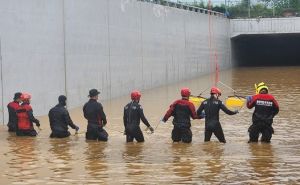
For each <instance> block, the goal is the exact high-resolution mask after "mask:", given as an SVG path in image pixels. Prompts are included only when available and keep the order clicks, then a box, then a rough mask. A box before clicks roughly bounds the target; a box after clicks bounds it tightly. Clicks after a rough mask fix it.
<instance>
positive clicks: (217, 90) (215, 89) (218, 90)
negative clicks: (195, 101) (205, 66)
mask: <svg viewBox="0 0 300 185" xmlns="http://www.w3.org/2000/svg"><path fill="white" fill-rule="evenodd" d="M210 94H218V95H219V96H221V94H222V93H221V91H220V89H219V88H217V87H212V88H211V89H210Z"/></svg>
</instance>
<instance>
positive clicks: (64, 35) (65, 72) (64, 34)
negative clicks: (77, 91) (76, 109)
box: [62, 0, 68, 107]
mask: <svg viewBox="0 0 300 185" xmlns="http://www.w3.org/2000/svg"><path fill="white" fill-rule="evenodd" d="M62 16H63V41H64V51H63V52H64V77H65V94H66V97H68V91H67V59H66V24H65V0H63V1H62ZM66 106H67V107H68V104H67V105H66Z"/></svg>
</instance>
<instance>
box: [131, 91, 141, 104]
mask: <svg viewBox="0 0 300 185" xmlns="http://www.w3.org/2000/svg"><path fill="white" fill-rule="evenodd" d="M141 96H142V94H141V93H140V91H136V90H135V91H132V92H131V94H130V97H131V100H132V101H137V102H139V101H140V99H141Z"/></svg>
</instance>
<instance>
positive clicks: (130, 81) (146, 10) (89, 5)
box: [0, 0, 231, 123]
mask: <svg viewBox="0 0 300 185" xmlns="http://www.w3.org/2000/svg"><path fill="white" fill-rule="evenodd" d="M208 20H209V19H208V15H207V14H203V13H198V12H191V11H187V10H182V9H177V8H172V7H164V6H161V5H156V4H152V3H146V2H137V1H135V0H101V1H99V0H51V1H49V0H26V1H24V0H9V1H0V39H1V40H0V43H1V56H2V60H1V64H2V69H1V76H2V80H1V82H0V85H1V91H0V95H1V97H2V99H1V100H0V103H1V105H2V106H1V113H0V116H1V120H4V122H5V123H6V120H7V113H6V105H7V103H8V102H9V101H10V100H11V99H12V97H13V93H14V92H16V91H26V92H30V93H31V94H32V96H33V99H32V105H33V108H34V112H35V114H36V115H43V114H47V112H48V110H49V109H50V107H52V106H53V105H55V104H56V99H57V97H58V95H60V94H67V96H68V103H69V107H70V108H73V107H78V106H81V105H82V103H84V102H85V101H86V100H87V94H88V90H89V89H91V88H98V89H99V90H100V91H101V92H102V94H101V96H102V97H101V99H109V98H114V97H117V96H121V95H124V94H127V93H129V92H130V91H131V90H132V89H140V90H143V89H150V88H154V87H157V86H162V85H165V84H169V83H174V82H177V81H182V80H186V79H190V78H194V77H196V76H199V75H202V74H206V73H209V72H210V63H209V54H210V52H209V32H208V25H209V24H208ZM212 23H213V39H212V44H213V45H214V46H216V51H217V53H218V60H219V64H220V66H221V68H228V67H230V66H231V62H230V40H229V36H230V33H229V32H230V29H229V28H230V25H229V20H228V19H225V18H223V17H218V16H212ZM2 92H3V94H2ZM2 101H3V102H2ZM3 112H4V114H3ZM3 116H4V117H3ZM1 122H2V121H1Z"/></svg>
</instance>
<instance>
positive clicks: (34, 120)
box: [27, 109, 40, 124]
mask: <svg viewBox="0 0 300 185" xmlns="http://www.w3.org/2000/svg"><path fill="white" fill-rule="evenodd" d="M27 114H28V116H29V119H30V121H31V122H34V123H36V124H39V123H40V121H39V120H38V119H36V118H35V117H34V116H33V110H32V109H30V110H28V111H27Z"/></svg>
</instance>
